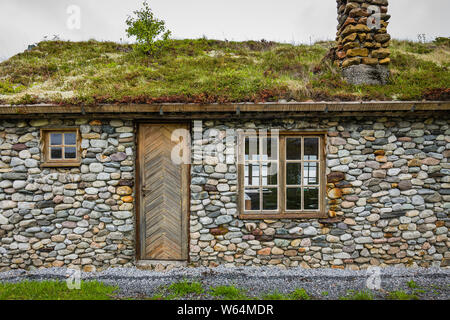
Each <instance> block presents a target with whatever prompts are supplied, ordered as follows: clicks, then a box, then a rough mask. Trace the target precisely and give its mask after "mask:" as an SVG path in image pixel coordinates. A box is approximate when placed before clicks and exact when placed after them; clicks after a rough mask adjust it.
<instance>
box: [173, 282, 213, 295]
mask: <svg viewBox="0 0 450 320" xmlns="http://www.w3.org/2000/svg"><path fill="white" fill-rule="evenodd" d="M167 291H168V292H170V294H171V295H172V296H173V297H184V296H187V295H201V294H203V293H204V291H205V290H204V289H203V287H202V284H201V283H200V282H198V281H193V282H191V281H188V280H183V281H180V282H175V283H172V284H171V285H170V286H169V287H168V288H167Z"/></svg>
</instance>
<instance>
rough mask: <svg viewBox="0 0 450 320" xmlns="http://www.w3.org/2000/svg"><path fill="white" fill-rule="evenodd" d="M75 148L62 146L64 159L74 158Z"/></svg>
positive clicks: (75, 155)
mask: <svg viewBox="0 0 450 320" xmlns="http://www.w3.org/2000/svg"><path fill="white" fill-rule="evenodd" d="M76 157H77V149H76V148H75V147H65V148H64V158H66V159H76Z"/></svg>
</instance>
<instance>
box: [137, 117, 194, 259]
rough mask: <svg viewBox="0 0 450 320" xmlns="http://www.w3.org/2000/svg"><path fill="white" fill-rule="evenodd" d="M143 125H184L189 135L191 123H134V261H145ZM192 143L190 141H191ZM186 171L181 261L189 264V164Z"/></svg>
mask: <svg viewBox="0 0 450 320" xmlns="http://www.w3.org/2000/svg"><path fill="white" fill-rule="evenodd" d="M145 124H184V125H185V126H186V127H187V130H188V131H189V134H191V130H192V122H191V121H186V120H185V121H178V120H173V121H172V120H164V121H160V120H142V121H135V123H134V125H135V132H136V137H135V145H136V159H135V187H134V189H135V217H136V218H135V219H136V220H135V259H136V261H145V260H147V259H146V258H145V257H144V255H143V252H142V249H143V248H142V246H141V242H142V240H143V239H142V236H144V237H145V235H143V234H142V230H141V227H142V224H141V219H142V215H141V197H142V195H141V189H142V185H141V182H142V181H143V179H142V176H141V174H142V172H141V150H142V149H143V148H142V142H143V141H141V139H140V135H141V129H140V128H141V125H145ZM191 141H192V140H191ZM189 159H190V160H192V154H191V145H189ZM186 170H187V181H186V189H187V192H186V197H187V199H186V204H187V208H186V217H185V219H186V223H185V228H186V234H187V242H186V246H187V257H186V260H181V261H185V262H187V263H189V262H190V255H189V253H190V250H189V249H190V241H191V234H190V232H189V230H190V219H191V188H190V185H191V163H189V164H187V165H186ZM149 261H157V260H149ZM173 261H180V260H173ZM164 262H170V261H169V260H166V261H164Z"/></svg>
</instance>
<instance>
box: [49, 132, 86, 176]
mask: <svg viewBox="0 0 450 320" xmlns="http://www.w3.org/2000/svg"><path fill="white" fill-rule="evenodd" d="M41 135H42V139H43V156H44V163H43V166H46V167H70V166H78V165H80V150H79V134H78V130H77V129H44V130H42V131H41Z"/></svg>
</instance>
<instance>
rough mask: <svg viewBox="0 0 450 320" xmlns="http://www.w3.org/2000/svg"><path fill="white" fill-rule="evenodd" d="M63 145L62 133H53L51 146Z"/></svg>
mask: <svg viewBox="0 0 450 320" xmlns="http://www.w3.org/2000/svg"><path fill="white" fill-rule="evenodd" d="M61 144H62V134H61V133H51V134H50V145H52V146H55V145H61Z"/></svg>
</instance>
